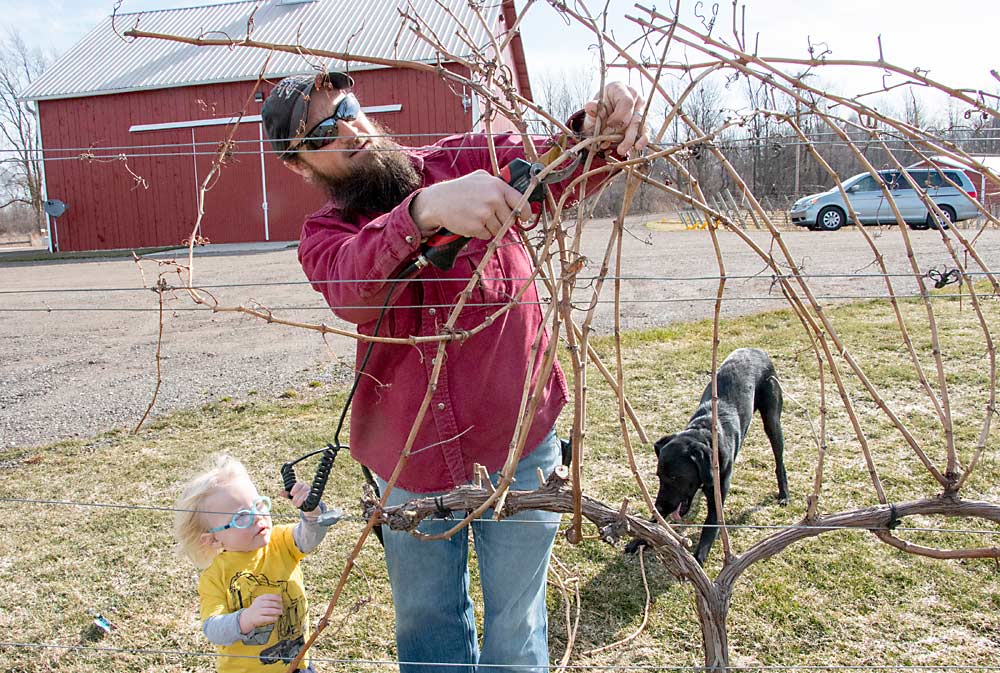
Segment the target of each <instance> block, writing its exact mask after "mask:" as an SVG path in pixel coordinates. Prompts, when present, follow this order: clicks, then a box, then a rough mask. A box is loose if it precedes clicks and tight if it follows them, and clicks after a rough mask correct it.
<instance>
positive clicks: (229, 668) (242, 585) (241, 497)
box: [174, 456, 326, 673]
mask: <svg viewBox="0 0 1000 673" xmlns="http://www.w3.org/2000/svg"><path fill="white" fill-rule="evenodd" d="M282 493H283V494H284V492H282ZM285 495H289V496H290V497H291V500H292V504H293V505H295V506H296V507H297V506H299V505H300V504H302V503H303V502H304V501H305V499H306V496H308V495H309V486H308V485H307V484H304V483H302V482H298V483H296V484H295V486H294V487H292V492H291V493H289V494H285ZM176 508H177V509H178V511H177V513H176V517H175V519H174V537H175V538H176V539H177V542H178V546H179V548H180V551H181V552H182V553H183V554H184V555H185V556H187V557H188V558H189V559H191V561H193V562H194V564H195V565H196V566H198V568H200V569H202V573H201V578H200V579H199V581H198V596H199V598H200V601H201V619H202V631H203V632H204V633H205V637H206V638H208V640H209V642H212V643H214V644H216V645H218V646H219V653H220V654H221V655H222V656H220V657H219V658H218V670H219V671H220V673H231V672H236V671H239V672H247V673H249V672H251V671H282V670H284V668H286V667H287V665H288V663H289V662H291V660H292V659H294V658H295V655H296V654H298V652H299V650H300V649H302V646H303V645H304V644H305V641H306V639H307V638H308V637H309V619H308V603H307V601H306V593H305V588H304V587H303V583H302V570H301V568H300V567H299V561H300V560H301V559H302V557H303V556H305V555H306V554H307V553H309V552H311V551H312V550H313V549H315V548H316V547H317V546H318V545H319V543H320V542H321V541H322V540H323V537H324V536H325V535H326V527H325V526H322V525H320V524H319V523H317V518H318V517H319V515H320V514H321V513H323V512H324V511H325V510H326V508H325V507H324V506H323V504H322V503H321V504H320V505H319V507H317V509H315V510H313V511H312V512H303V513H302V517H301V520H300V521H299V522H298V523H297V524H294V525H292V524H285V525H280V526H275V525H273V524H272V522H271V516H270V512H271V500H270V498H268V497H267V496H261V495H259V494H258V493H257V489H256V487H255V486H254V485H253V482H252V481H251V480H250V476H249V475H248V474H247V471H246V468H244V467H243V465H242V464H241V463H240V462H239V461H238V460H236V459H234V458H231V457H229V456H220V457H219V458H217V459H216V462H215V465H214V467H213V468H212V469H210V470H208V471H206V472H204V473H203V474H200V475H198V476H197V477H195V478H193V479H191V480H190V481H189V482H188V483H187V485H186V486H185V487H184V491H183V493H182V494H181V496H180V498H179V499H178V500H177V503H176ZM299 670H305V671H313V668H312V665H311V664H308V663H306V659H303V662H302V663H301V664H300V668H299Z"/></svg>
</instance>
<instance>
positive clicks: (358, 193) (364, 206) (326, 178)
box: [314, 129, 422, 221]
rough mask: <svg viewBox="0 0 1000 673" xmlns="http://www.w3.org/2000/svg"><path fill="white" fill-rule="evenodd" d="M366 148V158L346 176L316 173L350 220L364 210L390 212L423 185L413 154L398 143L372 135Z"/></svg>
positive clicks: (342, 212) (367, 211)
mask: <svg viewBox="0 0 1000 673" xmlns="http://www.w3.org/2000/svg"><path fill="white" fill-rule="evenodd" d="M379 132H380V133H382V132H383V130H382V129H379ZM367 150H368V156H367V157H365V160H364V161H362V162H359V165H356V166H352V167H351V170H350V172H349V173H347V174H346V175H342V176H331V175H323V174H321V173H315V174H314V176H315V180H316V181H317V182H319V183H320V184H321V185H322V186H323V187H324V188H326V190H327V192H328V193H329V195H330V198H331V199H332V200H333V201H335V202H336V203H337V205H338V206H340V211H341V214H342V215H343V216H344V218H345V219H347V220H348V221H354V220H356V219H357V218H358V216H359V215H361V214H364V213H379V214H381V213H387V212H389V211H390V210H392V209H393V208H395V207H396V206H398V205H399V204H400V203H402V202H403V199H405V198H406V197H407V196H409V195H410V194H412V193H413V192H414V191H415V190H416V189H417V188H418V187H420V185H421V184H422V179H421V177H420V174H419V173H417V170H416V168H414V167H413V162H412V161H411V160H410V156H409V155H408V154H406V153H405V152H403V151H401V150H402V147H400V146H399V145H398V144H397V143H395V142H393V141H392V140H389V139H388V138H385V137H381V138H372V139H371V140H370V141H369V144H368V148H367Z"/></svg>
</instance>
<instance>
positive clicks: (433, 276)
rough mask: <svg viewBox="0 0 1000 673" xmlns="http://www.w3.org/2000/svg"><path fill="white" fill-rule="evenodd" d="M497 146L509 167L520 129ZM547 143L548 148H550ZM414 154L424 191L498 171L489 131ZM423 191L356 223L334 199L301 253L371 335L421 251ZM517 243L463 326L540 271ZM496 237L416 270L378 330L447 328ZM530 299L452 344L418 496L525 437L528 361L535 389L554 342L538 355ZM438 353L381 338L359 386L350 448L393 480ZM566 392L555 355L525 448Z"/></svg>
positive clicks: (425, 431)
mask: <svg viewBox="0 0 1000 673" xmlns="http://www.w3.org/2000/svg"><path fill="white" fill-rule="evenodd" d="M496 146H497V159H498V160H499V163H500V165H501V166H504V165H506V164H507V163H508V162H510V161H511V160H513V159H514V158H516V157H523V155H524V151H523V148H522V147H521V145H520V140H519V137H518V136H500V137H497V139H496ZM539 147H540V149H544V146H543V145H542V144H540V145H539ZM407 153H408V154H409V156H410V157H411V159H412V161H413V163H414V165H415V167H416V168H417V172H418V173H419V174H420V175H422V176H423V186H424V187H427V186H429V185H432V184H434V183H436V182H440V181H443V180H449V179H452V178H456V177H460V176H463V175H466V174H468V173H471V172H473V171H475V170H476V169H480V168H482V169H485V170H488V171H489V170H490V167H491V164H490V160H489V151H488V149H487V143H486V138H485V136H481V135H473V134H469V135H464V136H453V137H450V138H446V139H444V140H442V141H440V142H439V143H437V144H436V145H434V146H431V147H427V148H422V149H413V150H407ZM418 191H419V190H418ZM416 193H418V192H414V194H412V195H410V196H409V197H407V198H406V199H405V200H404V201H403V202H402V203H401V204H400V205H399V206H397V207H396V208H394V209H393V210H392V211H390V212H388V213H385V214H383V215H378V216H376V217H368V216H362V217H360V218H359V219H358V221H356V222H348V221H345V220H344V218H343V217H342V215H341V213H340V211H339V209H338V207H337V204H336V203H335V202H332V201H331V202H329V203H327V204H326V206H324V207H323V208H322V209H321V210H319V211H317V212H316V213H313V214H312V215H311V216H309V218H308V219H307V220H306V222H305V225H304V226H303V229H302V236H301V242H300V245H299V261H300V262H301V263H302V268H303V270H304V271H305V274H306V276H307V277H308V278H309V279H310V281H312V283H313V288H315V289H316V290H317V291H318V292H321V293H322V294H323V296H324V297H325V298H326V301H327V303H328V304H329V305H330V306H331V307H332V309H333V312H334V313H336V314H337V315H338V316H339V317H340V318H343V319H344V320H347V321H349V322H351V323H354V324H356V325H358V331H359V332H360V333H361V334H368V335H370V334H372V332H373V330H374V327H375V322H376V319H377V318H378V315H379V312H380V311H381V308H382V304H383V303H384V301H385V296H386V291H387V290H388V288H389V284H388V283H387V282H386V279H387V278H391V277H392V276H393V275H394V274H396V273H398V272H399V270H400V269H401V268H402V267H403V266H405V265H407V264H408V263H409V262H411V261H412V260H413V259H414V258H415V257H416V255H417V253H418V251H419V249H420V244H421V234H420V231H419V230H418V229H417V226H416V225H415V224H414V222H413V219H412V218H411V216H410V201H411V200H412V199H413V197H414V196H415V194H416ZM506 240H507V241H508V242H509V243H511V244H510V245H503V246H501V247H500V248H499V249H498V250H497V253H496V254H495V255H494V256H493V257H492V258H491V259H490V261H489V263H488V264H487V266H486V268H485V270H484V273H483V276H484V278H483V279H482V281H481V283H480V284H479V285H478V286H477V287H476V289H475V290H474V292H473V293H472V296H471V298H470V299H469V301H468V304H467V305H466V306H465V307H464V308H463V310H462V312H461V314H460V316H459V318H458V321H457V323H456V325H455V326H456V328H458V329H472V328H474V327H476V326H478V325H480V324H481V323H482V322H483V319H484V318H485V317H486V316H487V315H489V314H491V313H493V312H495V311H496V310H497V309H498V308H500V306H502V305H503V304H505V303H506V302H507V301H508V300H509V299H510V297H512V296H513V295H515V294H516V293H517V291H518V289H519V288H520V286H521V285H523V284H524V283H525V282H526V280H525V279H527V278H528V277H529V276H530V275H531V272H532V266H531V262H530V259H529V258H528V255H527V253H526V252H525V250H524V248H523V246H522V245H521V244H520V243H519V242H518V240H517V237H516V236H515V235H514V234H513V233H508V235H507V239H506ZM486 245H487V242H486V241H482V240H479V239H473V240H472V241H471V242H470V243H469V244H468V245H467V246H466V247H465V248H464V249H463V251H462V252H461V254H460V255H459V256H458V258H457V260H456V262H455V266H454V267H453V268H452V269H451V270H450V271H441V270H439V269H437V268H435V267H427V268H425V269H423V270H422V271H421V272H419V273H418V274H417V275H416V276H415V278H416V280H417V281H418V282H412V281H411V282H406V283H404V284H403V286H402V287H401V288H397V289H396V290H395V294H394V295H393V300H392V302H391V305H390V307H389V308H388V309H387V310H386V314H385V317H384V318H383V321H382V325H381V327H380V328H379V336H385V337H408V336H410V335H416V336H430V335H435V334H438V332H439V329H440V328H441V326H442V325H443V324H444V323H445V322H446V320H447V318H448V315H449V313H450V308H451V307H452V306H453V305H454V304H455V302H456V301H457V298H458V293H459V292H461V291H462V290H463V289H464V288H465V286H466V284H467V282H468V279H469V277H470V275H471V272H472V270H473V269H475V268H476V266H477V265H478V264H479V262H480V261H481V260H482V258H483V256H484V252H485V250H486ZM358 280H360V281H361V282H352V281H358ZM420 280H425V281H427V282H419V281H420ZM321 281H334V282H327V283H323V282H321ZM521 302H522V303H519V304H517V305H516V306H514V307H513V308H511V309H510V310H509V311H508V312H507V313H505V314H503V315H502V316H501V317H499V318H498V319H497V320H496V321H495V322H494V323H493V324H492V325H490V326H489V327H487V328H485V329H484V330H483V331H482V332H479V333H478V334H476V335H475V336H472V337H470V338H468V339H467V340H465V341H454V342H451V343H449V344H448V346H447V348H446V351H445V352H446V356H445V358H446V359H445V363H444V365H443V367H442V368H441V375H440V378H439V379H438V385H437V388H436V390H435V391H434V394H433V398H432V400H431V404H430V408H429V409H428V411H427V413H426V414H425V416H424V419H423V423H422V424H421V426H420V429H419V431H418V433H417V437H416V441H415V442H414V443H413V446H412V450H413V453H412V454H411V456H410V458H409V460H408V462H407V464H406V468H405V469H404V470H403V472H402V474H401V475H400V477H399V480H398V481H397V484H398V485H399V486H400V487H402V488H405V489H407V490H409V491H415V492H418V493H428V492H431V491H440V490H445V489H449V488H452V487H454V486H457V485H460V484H464V483H468V482H469V481H470V479H471V478H472V470H473V464H474V463H480V464H482V465H485V466H486V468H487V469H488V470H489V471H490V472H493V471H495V470H498V469H499V468H500V467H502V466H503V463H504V460H505V458H506V456H507V453H508V449H509V447H510V444H511V442H512V441H513V440H514V428H515V425H516V424H517V420H518V409H519V406H520V402H521V395H522V390H523V387H524V381H525V378H526V376H527V372H528V367H529V366H530V367H531V368H532V369H531V371H532V375H531V381H532V385H534V383H535V381H536V379H537V376H538V370H539V368H540V365H541V361H542V358H543V356H544V352H545V349H546V348H547V346H548V345H549V335H548V333H547V332H546V333H545V335H544V336H543V338H542V341H541V344H540V348H539V350H538V352H537V354H534V355H533V354H532V352H531V346H532V344H533V342H534V340H535V338H536V335H537V333H538V330H539V329H541V327H542V310H541V308H542V307H541V306H539V305H538V303H537V302H538V293H537V291H536V289H535V287H534V285H533V284H532V287H529V288H528V289H527V291H526V292H525V293H524V295H523V296H522V297H521ZM367 347H368V343H367V342H360V341H359V342H358V350H357V361H356V366H360V364H361V358H362V357H363V356H364V353H365V350H366V349H367ZM436 351H437V342H431V343H422V344H420V345H419V346H412V345H393V344H375V346H374V349H373V351H372V354H371V358H370V359H369V361H368V364H367V366H366V368H365V373H364V374H363V376H362V378H361V382H360V384H359V385H358V390H357V392H356V393H355V396H354V401H353V403H352V408H351V410H352V412H351V454H352V455H353V456H354V458H355V459H356V460H358V461H359V462H360V463H362V464H364V465H366V466H368V467H369V468H370V469H371V470H372V471H373V472H375V473H376V474H378V475H380V476H381V477H382V478H384V479H388V477H389V476H390V475H391V474H392V471H393V469H394V468H395V466H396V463H397V461H398V460H399V456H400V453H401V451H402V449H403V446H404V444H405V442H406V438H407V436H408V435H409V433H410V428H411V427H412V425H413V422H414V420H415V419H416V416H417V411H418V409H419V407H420V403H421V401H422V400H423V398H424V395H425V393H426V390H427V385H428V382H429V380H430V376H431V372H432V369H433V367H434V363H433V358H434V357H435V353H436ZM567 396H568V395H567V391H566V381H565V378H564V376H563V373H562V370H561V369H560V368H559V365H558V363H556V365H555V367H554V368H553V370H552V372H551V375H550V376H549V379H548V381H547V382H546V385H545V387H544V389H543V390H542V393H541V397H540V399H539V400H538V407H537V409H538V411H537V413H536V414H535V418H534V422H533V423H532V426H531V430H530V432H529V433H528V438H527V441H526V443H525V449H524V450H525V453H524V455H527V453H528V452H530V451H531V450H532V449H533V448H534V447H535V446H536V445H537V444H538V443H539V442H540V441H541V440H542V439H544V437H545V435H546V434H547V433H548V431H549V429H551V428H552V426H553V425H554V423H555V421H556V418H557V417H558V416H559V412H560V410H561V409H562V407H563V405H564V404H565V403H566V400H567Z"/></svg>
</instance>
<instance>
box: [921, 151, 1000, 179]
mask: <svg viewBox="0 0 1000 673" xmlns="http://www.w3.org/2000/svg"><path fill="white" fill-rule="evenodd" d="M970 156H971V157H972V158H973V159H974V160H975V161H977V162H978V163H980V164H982V165H983V166H985V167H986V168H988V169H989V170H991V171H993V172H994V173H996V174H997V175H1000V156H993V155H982V154H980V155H976V154H972V155H970ZM928 158H929V159H930V160H931V161H932V162H933V163H935V164H938V165H939V166H952V167H954V168H962V169H965V170H974V169H972V168H969V167H968V166H966V165H965V164H963V163H960V162H958V161H956V160H954V159H952V158H950V157H946V156H943V155H940V154H937V155H934V156H932V157H928ZM922 165H924V162H923V160H921V161H917V162H914V163H912V164H910V165H909V166H907V168H913V167H914V166H922Z"/></svg>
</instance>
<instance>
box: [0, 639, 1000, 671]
mask: <svg viewBox="0 0 1000 673" xmlns="http://www.w3.org/2000/svg"><path fill="white" fill-rule="evenodd" d="M0 647H21V648H34V649H57V650H70V651H76V652H85V653H100V654H160V655H171V656H193V657H211V658H220V657H226V658H227V659H257V657H256V656H252V655H233V654H221V653H219V652H194V651H190V650H158V649H140V648H125V647H94V646H87V645H60V644H57V643H26V642H7V641H0ZM309 658H310V660H311V661H313V662H317V663H324V664H361V665H367V666H398V665H400V664H404V665H406V664H414V665H416V664H419V665H423V666H440V667H442V668H448V669H463V668H477V669H481V668H487V669H492V668H512V669H518V670H520V669H525V670H534V669H537V668H538V665H537V664H481V663H476V664H459V663H452V662H427V661H421V662H410V661H397V660H393V659H337V658H331V657H316V656H310V657H309ZM559 668H561V669H568V670H580V671H582V670H588V671H678V672H680V671H705V672H708V671H716V672H718V673H726V671H856V670H869V671H1000V666H981V665H980V666H966V665H957V664H941V665H934V664H904V665H887V664H882V665H879V664H857V665H834V664H818V665H811V664H798V665H796V664H788V665H782V664H747V665H737V666H732V665H731V666H655V665H641V664H626V665H623V664H566V665H560V666H559Z"/></svg>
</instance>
